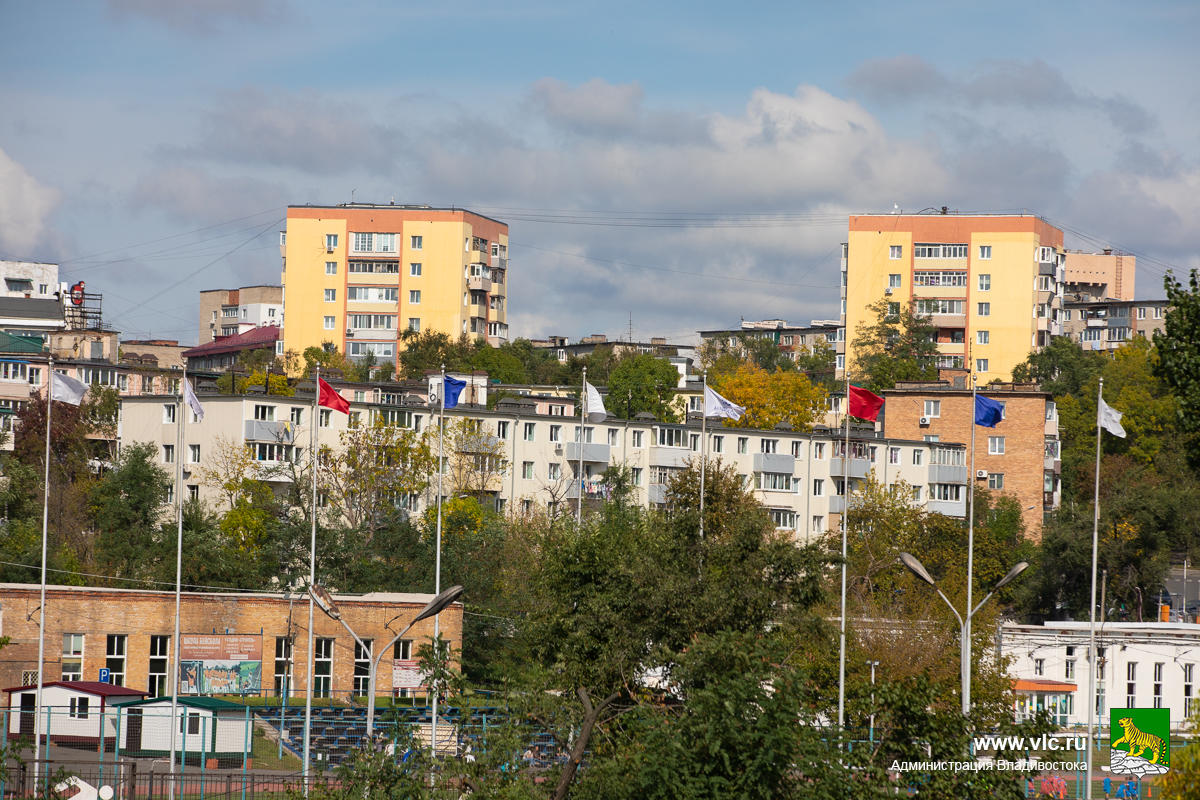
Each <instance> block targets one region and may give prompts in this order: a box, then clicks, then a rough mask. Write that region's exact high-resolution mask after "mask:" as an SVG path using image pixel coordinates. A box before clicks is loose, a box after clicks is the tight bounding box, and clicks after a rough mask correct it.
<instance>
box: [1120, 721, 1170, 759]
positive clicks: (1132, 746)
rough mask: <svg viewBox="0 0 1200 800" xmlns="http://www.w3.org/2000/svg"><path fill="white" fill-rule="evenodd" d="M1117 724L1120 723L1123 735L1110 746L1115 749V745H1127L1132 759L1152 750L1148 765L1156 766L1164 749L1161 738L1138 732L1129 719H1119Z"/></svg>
mask: <svg viewBox="0 0 1200 800" xmlns="http://www.w3.org/2000/svg"><path fill="white" fill-rule="evenodd" d="M1117 722H1119V723H1120V725H1121V728H1122V729H1123V730H1124V731H1125V735H1124V736H1122V737H1121V738H1120V739H1117V740H1116V741H1115V742H1113V743H1112V746H1113V747H1114V748H1116V747H1117V745H1121V744H1127V745H1129V755H1130V757H1132V758H1139V757H1142V753H1144V752H1146V751H1147V750H1153V751H1154V758H1152V759H1150V763H1151V764H1157V763H1158V759H1159V757H1160V756H1161V755H1162V754H1163V749H1164V748H1163V740H1162V738H1161V737H1159V736H1155V735H1154V734H1150V733H1145V732H1144V731H1140V730H1138V728H1137V726H1136V725H1134V724H1133V720H1132V719H1130V718H1129V717H1121V718H1120V719H1119V720H1117Z"/></svg>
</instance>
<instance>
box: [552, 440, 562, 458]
mask: <svg viewBox="0 0 1200 800" xmlns="http://www.w3.org/2000/svg"><path fill="white" fill-rule="evenodd" d="M554 455H556V456H561V455H562V442H559V443H557V444H555V445H554Z"/></svg>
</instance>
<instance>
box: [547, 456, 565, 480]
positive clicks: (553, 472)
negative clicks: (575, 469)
mask: <svg viewBox="0 0 1200 800" xmlns="http://www.w3.org/2000/svg"><path fill="white" fill-rule="evenodd" d="M546 477H547V478H549V479H550V480H552V481H557V480H560V479H561V478H562V464H559V463H558V462H557V461H552V462H550V463H549V464H547V465H546Z"/></svg>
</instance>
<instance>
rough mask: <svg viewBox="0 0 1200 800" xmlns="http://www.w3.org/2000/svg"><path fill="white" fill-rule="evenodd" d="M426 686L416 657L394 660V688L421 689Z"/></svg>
mask: <svg viewBox="0 0 1200 800" xmlns="http://www.w3.org/2000/svg"><path fill="white" fill-rule="evenodd" d="M424 686H425V684H424V683H423V681H422V675H421V669H420V667H418V666H417V661H416V659H408V658H397V659H396V660H395V661H393V662H392V688H393V689H421V688H423V687H424Z"/></svg>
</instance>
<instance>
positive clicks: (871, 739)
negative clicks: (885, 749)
mask: <svg viewBox="0 0 1200 800" xmlns="http://www.w3.org/2000/svg"><path fill="white" fill-rule="evenodd" d="M867 666H868V667H870V668H871V727H870V729H869V732H868V734H867V740H868V741H869V742H870V743H871V745H872V746H874V745H875V668H876V667H878V666H879V662H878V661H868V662H867Z"/></svg>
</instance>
